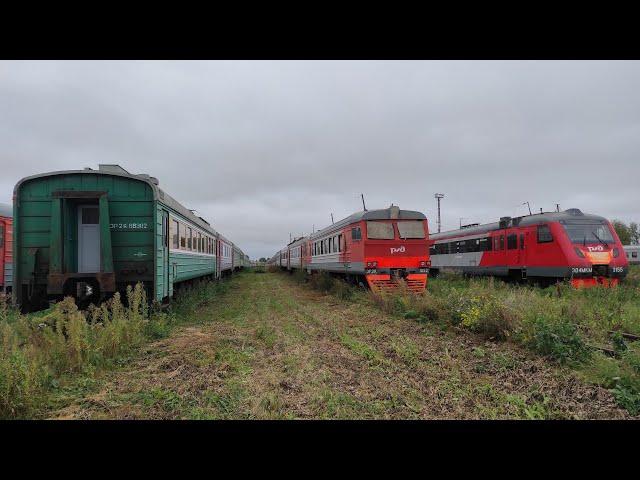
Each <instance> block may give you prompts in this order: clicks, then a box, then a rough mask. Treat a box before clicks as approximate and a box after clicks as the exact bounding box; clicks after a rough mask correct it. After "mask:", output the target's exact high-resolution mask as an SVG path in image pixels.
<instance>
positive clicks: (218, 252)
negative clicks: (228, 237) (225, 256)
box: [216, 238, 222, 278]
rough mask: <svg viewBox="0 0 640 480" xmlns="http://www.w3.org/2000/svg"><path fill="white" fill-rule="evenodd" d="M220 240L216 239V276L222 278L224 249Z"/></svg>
mask: <svg viewBox="0 0 640 480" xmlns="http://www.w3.org/2000/svg"><path fill="white" fill-rule="evenodd" d="M221 243H222V242H221V241H220V239H218V238H216V276H217V277H218V278H220V277H222V247H221V246H220V245H221Z"/></svg>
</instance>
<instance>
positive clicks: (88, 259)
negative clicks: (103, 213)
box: [78, 205, 100, 273]
mask: <svg viewBox="0 0 640 480" xmlns="http://www.w3.org/2000/svg"><path fill="white" fill-rule="evenodd" d="M97 272H100V210H99V209H98V205H80V206H78V273H97Z"/></svg>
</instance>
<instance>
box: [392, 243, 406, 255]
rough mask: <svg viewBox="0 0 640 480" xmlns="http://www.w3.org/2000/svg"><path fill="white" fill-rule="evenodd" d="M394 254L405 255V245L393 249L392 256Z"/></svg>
mask: <svg viewBox="0 0 640 480" xmlns="http://www.w3.org/2000/svg"><path fill="white" fill-rule="evenodd" d="M394 253H404V245H403V246H401V247H398V248H394V247H391V255H393V254H394Z"/></svg>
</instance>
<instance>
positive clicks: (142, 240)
mask: <svg viewBox="0 0 640 480" xmlns="http://www.w3.org/2000/svg"><path fill="white" fill-rule="evenodd" d="M60 190H65V191H83V192H87V191H89V192H107V197H106V199H107V202H106V203H104V202H103V205H102V208H101V212H102V211H107V212H108V217H109V222H108V223H107V224H104V226H105V227H107V228H108V227H109V226H112V228H111V232H110V240H111V247H112V248H111V252H110V253H111V254H112V255H111V259H112V262H111V261H109V262H108V263H111V264H112V265H113V270H114V271H115V272H116V278H117V282H118V283H135V282H136V281H139V280H144V281H153V265H154V248H153V245H154V240H153V237H154V234H155V232H154V210H153V205H154V192H153V190H152V188H151V186H150V185H149V184H148V183H147V182H145V181H142V180H140V179H135V178H131V177H122V176H112V175H107V174H100V175H96V174H95V173H65V174H53V175H45V176H38V177H34V178H29V179H26V180H25V181H24V182H22V183H21V184H19V187H18V188H17V189H16V201H15V207H14V210H15V215H16V217H15V223H16V224H17V225H18V228H16V229H15V230H14V255H15V258H16V262H15V263H16V265H15V272H14V274H15V285H16V286H19V285H26V284H29V283H30V282H31V283H35V284H36V285H43V284H44V285H46V280H47V274H48V273H49V272H50V271H51V269H52V268H54V269H60V270H62V271H63V272H74V271H76V270H77V215H76V213H75V210H74V208H76V207H77V205H80V204H82V203H84V202H83V201H81V200H78V199H60V198H55V197H54V195H53V193H54V192H56V191H60ZM92 201H94V200H88V201H87V203H91V202H92ZM56 209H58V210H56ZM62 219H64V221H61V220H62ZM113 225H116V227H115V228H114V227H113ZM130 225H136V226H135V227H133V228H130ZM61 242H62V245H60V243H61ZM52 249H53V251H52ZM34 252H35V254H34ZM104 253H105V252H102V255H101V256H102V261H103V263H104V262H105V261H108V260H109V258H108V256H106V257H105V255H104ZM123 269H125V270H129V271H132V270H133V271H134V273H133V274H129V275H125V276H123V275H119V273H120V272H121V271H122V270H123ZM137 271H140V272H142V273H135V272H137ZM19 290H20V288H15V289H14V293H15V292H16V291H19Z"/></svg>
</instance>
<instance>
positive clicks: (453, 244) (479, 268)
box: [430, 208, 629, 287]
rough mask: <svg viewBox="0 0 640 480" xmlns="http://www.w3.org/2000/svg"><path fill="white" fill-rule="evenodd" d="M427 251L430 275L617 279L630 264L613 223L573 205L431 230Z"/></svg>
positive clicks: (585, 281)
mask: <svg viewBox="0 0 640 480" xmlns="http://www.w3.org/2000/svg"><path fill="white" fill-rule="evenodd" d="M430 257H431V261H432V266H431V270H430V272H431V273H432V274H434V275H437V273H438V272H439V271H440V270H442V269H450V270H455V271H459V272H462V273H464V274H469V275H493V276H501V277H511V278H514V279H529V280H532V281H534V282H536V283H541V284H550V283H552V282H555V281H558V280H564V279H568V280H570V281H571V283H572V284H573V285H574V286H576V287H582V286H591V285H606V286H609V285H617V284H618V282H619V280H620V279H622V278H624V277H625V276H626V275H627V272H628V268H629V265H628V262H627V259H626V257H625V254H624V250H623V247H622V244H621V243H620V239H619V238H618V235H617V234H616V231H615V229H614V228H613V226H612V225H611V223H610V222H609V221H608V220H607V219H606V218H603V217H600V216H597V215H591V214H587V213H582V212H581V211H580V210H578V209H576V208H571V209H569V210H565V211H564V212H547V213H539V214H534V215H527V216H523V217H515V218H511V217H502V218H501V219H500V221H499V222H496V223H489V224H486V225H472V226H468V227H463V228H461V229H459V230H451V231H448V232H442V233H437V234H432V235H431V238H430Z"/></svg>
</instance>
